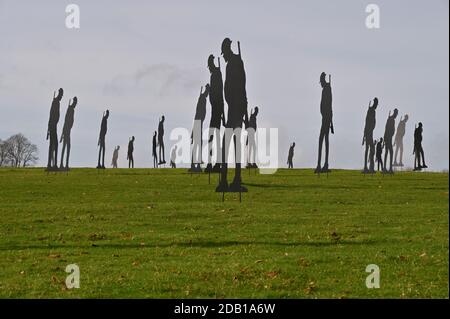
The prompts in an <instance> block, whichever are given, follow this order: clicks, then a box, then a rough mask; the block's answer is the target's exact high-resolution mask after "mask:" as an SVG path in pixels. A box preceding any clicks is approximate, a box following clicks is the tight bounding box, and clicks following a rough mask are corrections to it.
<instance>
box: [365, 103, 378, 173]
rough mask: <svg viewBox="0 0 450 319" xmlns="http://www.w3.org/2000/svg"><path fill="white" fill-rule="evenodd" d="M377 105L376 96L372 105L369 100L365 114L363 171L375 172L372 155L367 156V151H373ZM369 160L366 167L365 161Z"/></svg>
mask: <svg viewBox="0 0 450 319" xmlns="http://www.w3.org/2000/svg"><path fill="white" fill-rule="evenodd" d="M377 106H378V98H374V99H373V104H372V106H370V102H369V108H368V109H367V114H366V124H365V126H364V136H363V141H362V145H364V144H365V145H366V149H365V152H364V169H363V173H369V172H370V173H374V172H375V163H374V157H373V156H369V157H368V155H369V152H373V153H375V151H374V145H373V143H374V140H373V130H374V129H375V124H376V109H377ZM368 162H369V167H370V168H368V167H367V163H368Z"/></svg>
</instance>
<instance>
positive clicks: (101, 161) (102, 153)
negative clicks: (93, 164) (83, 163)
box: [97, 110, 109, 169]
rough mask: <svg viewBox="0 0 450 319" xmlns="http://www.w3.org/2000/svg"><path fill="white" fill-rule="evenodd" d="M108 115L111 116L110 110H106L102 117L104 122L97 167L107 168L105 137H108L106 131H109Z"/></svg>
mask: <svg viewBox="0 0 450 319" xmlns="http://www.w3.org/2000/svg"><path fill="white" fill-rule="evenodd" d="M108 117H109V110H106V112H105V113H104V114H103V117H102V123H101V125H100V135H99V137H98V146H99V150H98V164H97V168H102V169H104V168H105V138H106V132H107V131H108Z"/></svg>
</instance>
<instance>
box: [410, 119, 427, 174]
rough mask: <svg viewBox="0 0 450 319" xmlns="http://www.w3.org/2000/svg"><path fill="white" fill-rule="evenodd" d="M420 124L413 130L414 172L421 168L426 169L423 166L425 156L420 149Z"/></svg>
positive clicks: (421, 148) (425, 166)
mask: <svg viewBox="0 0 450 319" xmlns="http://www.w3.org/2000/svg"><path fill="white" fill-rule="evenodd" d="M422 132H423V128H422V122H419V126H418V127H416V128H415V130H414V152H413V154H415V156H414V170H415V171H420V170H422V168H428V166H427V165H426V164H425V155H424V153H423V147H422ZM421 158H422V165H420V159H421Z"/></svg>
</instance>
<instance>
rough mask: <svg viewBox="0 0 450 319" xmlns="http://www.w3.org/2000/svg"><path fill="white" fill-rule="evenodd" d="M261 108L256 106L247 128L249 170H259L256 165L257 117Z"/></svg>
mask: <svg viewBox="0 0 450 319" xmlns="http://www.w3.org/2000/svg"><path fill="white" fill-rule="evenodd" d="M258 113H259V108H258V107H257V106H256V107H255V111H254V112H252V113H251V114H250V119H249V121H248V126H247V145H248V164H247V168H258V165H256V129H257V125H256V117H257V116H258Z"/></svg>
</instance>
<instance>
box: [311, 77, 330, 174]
mask: <svg viewBox="0 0 450 319" xmlns="http://www.w3.org/2000/svg"><path fill="white" fill-rule="evenodd" d="M320 85H321V86H322V99H321V100H320V113H321V115H322V126H321V128H320V135H319V154H318V159H317V167H316V169H315V171H314V172H315V173H328V172H330V169H329V168H328V155H329V149H330V144H329V135H330V130H331V134H334V126H333V109H332V102H333V101H332V100H333V99H332V93H331V76H329V77H328V83H327V81H326V74H325V72H322V74H320ZM324 140H325V163H324V165H323V167H321V160H322V145H323V142H324Z"/></svg>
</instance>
